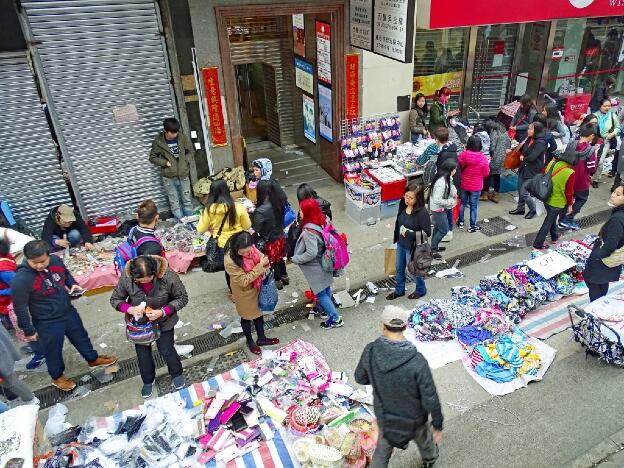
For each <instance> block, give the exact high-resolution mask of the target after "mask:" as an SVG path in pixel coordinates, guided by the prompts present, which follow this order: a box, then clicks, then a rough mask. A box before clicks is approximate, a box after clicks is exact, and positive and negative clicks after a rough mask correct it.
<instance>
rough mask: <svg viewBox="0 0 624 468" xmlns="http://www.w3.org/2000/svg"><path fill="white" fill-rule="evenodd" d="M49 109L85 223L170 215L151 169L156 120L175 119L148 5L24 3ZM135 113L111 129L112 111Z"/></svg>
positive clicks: (110, 0)
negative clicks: (154, 207) (147, 207)
mask: <svg viewBox="0 0 624 468" xmlns="http://www.w3.org/2000/svg"><path fill="white" fill-rule="evenodd" d="M22 6H24V7H25V8H26V14H27V17H28V22H29V24H30V28H31V30H32V33H33V36H34V39H35V41H36V43H37V45H36V47H37V50H38V52H39V56H40V58H41V62H42V66H43V72H44V74H45V79H46V81H47V85H48V88H49V91H50V95H51V100H52V102H53V104H54V110H55V113H56V117H57V118H58V121H59V126H60V129H59V131H60V132H61V134H62V136H63V139H64V140H65V146H66V148H65V151H66V153H67V155H66V157H67V156H68V157H69V160H70V161H71V163H72V167H73V172H74V175H75V178H76V180H77V185H78V187H77V188H78V193H79V197H80V199H79V202H81V204H82V208H83V209H84V211H85V212H86V214H87V215H88V216H94V215H99V214H107V213H121V212H124V211H135V210H136V208H137V206H138V204H139V203H140V202H141V201H142V200H144V199H146V198H152V199H153V200H154V201H155V202H156V203H157V204H158V205H159V206H160V207H161V209H166V208H167V207H168V202H167V201H166V196H165V192H164V190H163V188H162V184H161V180H160V175H159V170H158V169H157V168H155V167H154V166H152V165H151V164H150V163H149V161H148V157H149V151H150V147H151V143H152V140H153V139H154V138H155V137H156V135H157V134H158V132H160V131H161V130H162V120H163V118H165V117H171V116H173V115H174V106H173V95H172V88H171V86H170V82H169V75H168V68H167V61H166V55H165V53H166V52H165V50H164V45H163V41H162V36H161V32H160V31H161V27H160V20H159V15H158V12H157V10H156V5H155V3H154V1H153V0H131V1H129V0H80V1H55V0H32V1H23V2H22ZM128 104H130V105H133V106H135V107H136V110H137V113H138V119H136V120H133V119H132V118H130V119H129V120H132V121H129V122H124V123H116V121H115V120H114V118H113V107H120V106H125V105H128Z"/></svg>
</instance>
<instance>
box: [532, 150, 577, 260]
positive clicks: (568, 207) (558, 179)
mask: <svg viewBox="0 0 624 468" xmlns="http://www.w3.org/2000/svg"><path fill="white" fill-rule="evenodd" d="M575 157H576V155H574V154H573V155H572V156H570V152H564V153H563V154H562V155H561V156H560V157H559V158H554V159H553V160H552V161H550V162H549V163H548V165H547V166H546V168H545V169H544V173H545V174H550V179H551V181H552V190H551V192H550V195H549V196H548V198H547V199H546V200H544V207H545V208H546V218H544V222H543V223H542V227H541V228H540V229H539V231H538V232H537V236H536V237H535V240H534V241H533V248H534V249H538V250H543V249H545V248H546V244H545V243H544V242H545V241H546V236H547V235H548V234H549V233H550V238H551V239H552V241H553V243H555V242H557V240H559V230H558V229H557V218H559V216H560V215H563V214H565V215H567V216H569V215H570V214H572V206H573V204H574V181H575V179H576V174H575V172H574V167H573V166H572V164H574V162H575V161H574V158H575Z"/></svg>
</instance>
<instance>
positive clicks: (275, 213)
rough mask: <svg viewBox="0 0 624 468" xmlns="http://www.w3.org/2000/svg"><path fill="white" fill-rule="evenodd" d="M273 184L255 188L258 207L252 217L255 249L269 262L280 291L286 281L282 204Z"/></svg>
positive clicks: (263, 182)
mask: <svg viewBox="0 0 624 468" xmlns="http://www.w3.org/2000/svg"><path fill="white" fill-rule="evenodd" d="M278 188H279V184H278V183H277V181H275V180H261V181H260V182H258V186H257V192H256V193H257V197H258V203H257V204H256V210H255V211H254V213H253V217H252V227H253V230H254V231H255V238H256V239H255V240H256V245H259V246H260V247H261V248H260V250H262V251H263V252H264V254H265V255H266V256H267V257H268V258H269V261H270V262H271V269H272V270H273V275H274V277H275V286H277V289H284V285H289V284H290V280H289V278H288V275H287V273H286V261H285V260H284V257H285V256H286V237H285V235H284V206H285V202H284V200H283V198H282V197H281V196H280V191H279V190H278Z"/></svg>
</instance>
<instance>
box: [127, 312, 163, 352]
mask: <svg viewBox="0 0 624 468" xmlns="http://www.w3.org/2000/svg"><path fill="white" fill-rule="evenodd" d="M141 322H142V319H141V320H139V321H138V322H137V321H136V320H135V319H134V317H132V316H130V315H126V338H128V341H129V342H131V343H134V344H139V345H145V346H149V345H151V344H152V343H153V342H154V341H156V340H157V339H158V338H160V325H159V324H158V323H156V322H150V321H149V320H148V321H146V322H145V323H141Z"/></svg>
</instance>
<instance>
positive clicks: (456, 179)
mask: <svg viewBox="0 0 624 468" xmlns="http://www.w3.org/2000/svg"><path fill="white" fill-rule="evenodd" d="M434 136H435V139H436V142H437V143H438V145H439V147H440V152H439V153H438V159H437V161H436V169H437V171H440V170H441V168H442V165H443V164H444V162H445V161H446V160H447V159H452V160H453V161H455V163H456V164H457V170H456V171H455V175H454V176H453V185H454V186H455V188H456V189H457V193H459V187H460V185H461V170H460V167H459V149H458V148H457V145H456V144H455V143H453V142H452V141H449V131H448V128H439V129H437V130H436V131H435V134H434ZM433 175H434V177H431V178H429V180H428V181H427V180H425V184H428V185H431V184H432V183H433V180H434V178H435V173H434V174H433ZM453 208H454V207H452V208H450V209H448V210H446V219H447V221H448V232H447V234H446V236H444V237H443V238H442V242H450V241H452V240H453Z"/></svg>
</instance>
